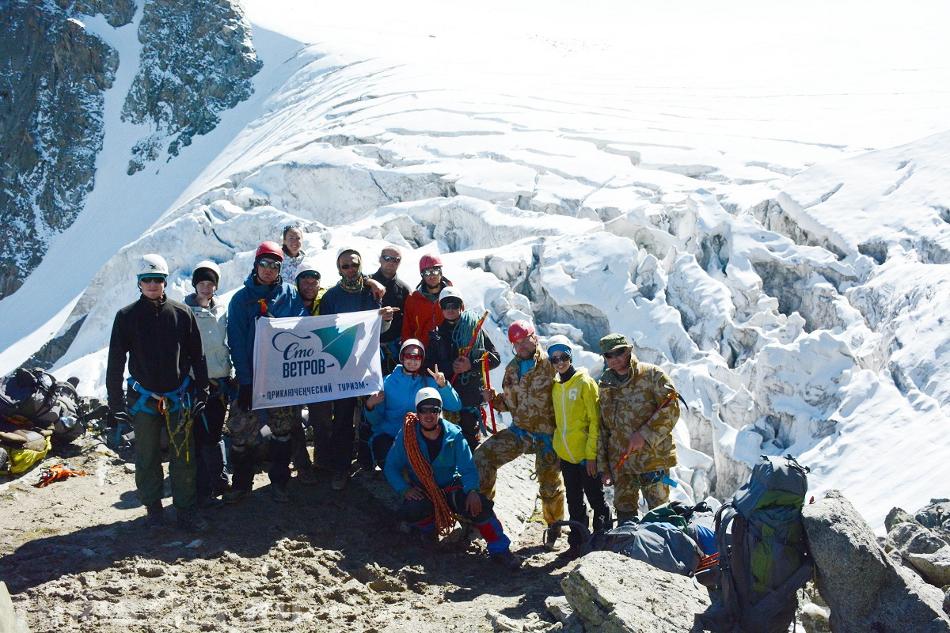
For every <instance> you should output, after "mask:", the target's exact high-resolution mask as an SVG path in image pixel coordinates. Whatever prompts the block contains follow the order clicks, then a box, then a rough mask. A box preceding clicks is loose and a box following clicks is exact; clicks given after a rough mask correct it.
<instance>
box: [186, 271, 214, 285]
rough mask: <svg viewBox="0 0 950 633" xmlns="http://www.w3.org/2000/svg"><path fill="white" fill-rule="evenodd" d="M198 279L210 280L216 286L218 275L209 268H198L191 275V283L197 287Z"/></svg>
mask: <svg viewBox="0 0 950 633" xmlns="http://www.w3.org/2000/svg"><path fill="white" fill-rule="evenodd" d="M200 281H210V282H211V283H213V284H214V285H215V287H217V285H218V276H217V275H216V274H214V271H213V270H211V269H210V268H199V269H198V270H196V271H195V272H194V273H193V274H192V275H191V285H192V286H194V287H196V288H197V287H198V282H200Z"/></svg>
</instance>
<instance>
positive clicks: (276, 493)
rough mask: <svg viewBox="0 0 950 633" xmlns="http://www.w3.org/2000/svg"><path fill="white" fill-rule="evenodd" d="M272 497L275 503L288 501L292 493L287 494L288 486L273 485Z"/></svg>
mask: <svg viewBox="0 0 950 633" xmlns="http://www.w3.org/2000/svg"><path fill="white" fill-rule="evenodd" d="M270 498H271V499H273V500H274V503H287V502H288V501H290V495H289V494H287V486H281V485H279V484H273V485H271V490H270Z"/></svg>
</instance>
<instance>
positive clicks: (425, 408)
mask: <svg viewBox="0 0 950 633" xmlns="http://www.w3.org/2000/svg"><path fill="white" fill-rule="evenodd" d="M416 412H417V413H442V407H440V406H439V405H437V404H431V405H430V404H426V405H422V406H421V407H419V408H418V409H416Z"/></svg>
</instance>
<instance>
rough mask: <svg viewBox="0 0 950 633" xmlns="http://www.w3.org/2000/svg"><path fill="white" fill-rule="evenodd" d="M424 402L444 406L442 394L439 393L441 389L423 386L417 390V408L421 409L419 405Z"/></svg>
mask: <svg viewBox="0 0 950 633" xmlns="http://www.w3.org/2000/svg"><path fill="white" fill-rule="evenodd" d="M423 404H437V405H439V406H440V407H441V406H442V396H440V395H439V390H438V389H436V388H435V387H423V388H422V389H420V390H419V391H417V392H416V410H417V411H418V410H419V406H420V405H423Z"/></svg>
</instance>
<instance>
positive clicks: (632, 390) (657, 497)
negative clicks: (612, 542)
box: [597, 333, 680, 524]
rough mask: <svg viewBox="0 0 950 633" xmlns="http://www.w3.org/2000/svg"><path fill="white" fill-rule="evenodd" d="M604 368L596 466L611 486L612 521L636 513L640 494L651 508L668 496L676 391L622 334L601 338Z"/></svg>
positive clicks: (673, 458)
mask: <svg viewBox="0 0 950 633" xmlns="http://www.w3.org/2000/svg"><path fill="white" fill-rule="evenodd" d="M600 351H601V353H602V354H603V355H604V361H605V362H606V364H607V369H606V371H604V373H603V375H602V376H601V378H600V383H599V384H598V389H599V392H600V416H601V423H600V437H599V439H598V442H597V470H598V471H599V472H600V473H603V475H602V476H603V482H604V485H607V486H609V485H611V484H613V486H614V507H615V508H616V510H617V523H618V524H620V523H623V522H624V521H627V520H630V519H634V518H636V516H637V507H638V505H639V496H640V495H641V494H642V495H643V497H644V499H645V500H646V502H647V505H649V507H650V508H651V509H652V508H655V507H656V506H658V505H661V504H664V503H666V502H667V501H669V498H670V485H669V484H670V483H671V482H672V481H673V480H672V479H671V478H670V475H669V473H670V468H672V467H673V466H675V465H676V446H675V445H674V443H673V427H674V426H675V425H676V421H677V420H678V419H679V414H680V409H679V402H678V401H677V400H678V395H677V393H676V390H675V389H673V384H672V383H671V382H670V379H669V377H667V375H666V374H665V373H664V372H663V370H662V369H660V368H659V367H656V366H655V365H649V364H647V363H641V362H640V361H639V360H638V359H637V357H636V355H634V353H633V345H632V344H631V343H630V341H629V340H628V339H627V337H626V336H624V335H623V334H616V333H613V334H608V335H607V336H605V337H603V338H602V339H600Z"/></svg>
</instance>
